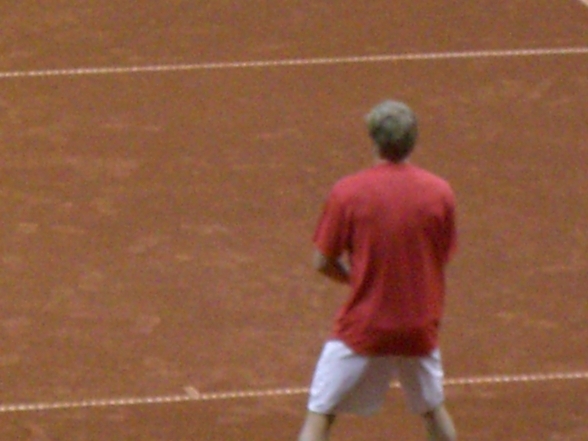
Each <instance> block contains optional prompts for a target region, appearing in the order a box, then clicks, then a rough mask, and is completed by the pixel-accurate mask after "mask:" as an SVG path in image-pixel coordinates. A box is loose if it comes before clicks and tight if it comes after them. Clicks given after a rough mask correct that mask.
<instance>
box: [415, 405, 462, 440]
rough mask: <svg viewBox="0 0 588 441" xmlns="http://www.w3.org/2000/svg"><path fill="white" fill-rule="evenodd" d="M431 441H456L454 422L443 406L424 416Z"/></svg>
mask: <svg viewBox="0 0 588 441" xmlns="http://www.w3.org/2000/svg"><path fill="white" fill-rule="evenodd" d="M423 419H424V420H425V427H426V429H427V434H428V435H429V441H455V440H456V439H457V434H456V432H455V426H454V425H453V420H452V419H451V416H450V415H449V412H447V409H446V408H445V406H444V405H443V404H440V405H439V406H437V407H436V408H434V409H433V410H431V411H429V412H426V413H424V414H423Z"/></svg>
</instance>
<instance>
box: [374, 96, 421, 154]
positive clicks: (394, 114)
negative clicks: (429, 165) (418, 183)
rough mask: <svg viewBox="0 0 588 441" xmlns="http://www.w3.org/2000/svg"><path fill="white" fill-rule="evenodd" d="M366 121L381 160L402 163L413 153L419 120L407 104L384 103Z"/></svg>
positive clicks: (388, 101)
mask: <svg viewBox="0 0 588 441" xmlns="http://www.w3.org/2000/svg"><path fill="white" fill-rule="evenodd" d="M365 121H366V124H367V127H368V131H369V134H370V136H371V138H372V139H373V141H374V143H375V144H376V148H377V153H378V156H379V157H380V158H382V159H387V160H389V161H392V162H400V161H403V160H404V159H406V158H407V157H408V156H409V155H410V154H411V153H412V151H413V149H414V146H415V143H416V139H417V133H418V130H417V120H416V116H415V114H414V113H413V111H412V110H411V108H410V107H408V106H407V105H406V104H404V103H402V102H400V101H393V100H386V101H383V102H381V103H380V104H378V105H377V106H375V107H374V108H373V109H372V110H371V111H370V112H369V113H368V114H367V115H366V117H365Z"/></svg>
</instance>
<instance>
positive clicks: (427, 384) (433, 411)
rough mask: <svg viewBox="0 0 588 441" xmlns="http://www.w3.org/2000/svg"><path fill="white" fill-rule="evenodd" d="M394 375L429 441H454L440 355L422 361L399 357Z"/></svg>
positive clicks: (434, 352) (436, 353)
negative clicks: (398, 380) (419, 419)
mask: <svg viewBox="0 0 588 441" xmlns="http://www.w3.org/2000/svg"><path fill="white" fill-rule="evenodd" d="M398 375H399V379H400V382H401V384H402V388H403V390H404V392H405V394H406V397H407V400H408V405H409V408H410V410H411V411H412V412H414V413H416V414H419V415H421V416H422V417H423V420H424V423H425V427H426V429H427V434H428V436H429V441H455V440H456V439H457V436H456V432H455V427H454V425H453V421H452V419H451V416H450V415H449V412H447V409H446V408H445V405H444V400H445V395H444V393H443V366H442V363H441V353H440V351H439V350H435V351H433V352H432V353H431V354H429V355H428V356H424V357H400V358H399V359H398Z"/></svg>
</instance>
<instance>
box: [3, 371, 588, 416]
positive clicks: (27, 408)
mask: <svg viewBox="0 0 588 441" xmlns="http://www.w3.org/2000/svg"><path fill="white" fill-rule="evenodd" d="M587 379H588V372H567V373H565V372H559V373H552V374H521V375H491V376H482V377H465V378H453V379H448V380H446V381H445V386H449V387H451V386H474V385H480V384H504V383H532V382H547V381H560V380H587ZM391 387H393V388H398V387H399V385H398V383H393V384H391ZM184 391H185V393H184V394H181V395H167V396H155V397H142V398H140V397H134V398H133V397H131V398H107V399H98V400H81V401H56V402H46V403H20V404H4V405H0V413H15V412H39V411H45V410H64V409H79V408H84V407H121V406H139V405H148V404H168V403H181V402H187V401H192V402H194V401H220V400H238V399H246V398H268V397H284V396H292V395H304V394H307V393H308V388H307V387H291V388H281V389H266V390H242V391H232V392H206V393H204V392H200V391H198V390H197V389H195V388H194V387H192V386H187V387H185V388H184Z"/></svg>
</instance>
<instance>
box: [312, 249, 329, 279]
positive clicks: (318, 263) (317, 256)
mask: <svg viewBox="0 0 588 441" xmlns="http://www.w3.org/2000/svg"><path fill="white" fill-rule="evenodd" d="M312 267H313V268H314V269H315V270H316V271H318V272H319V273H321V274H324V273H325V271H326V270H327V269H328V267H329V259H328V258H327V257H325V256H324V255H323V254H322V253H320V252H318V251H317V252H315V253H314V257H313V259H312Z"/></svg>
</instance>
